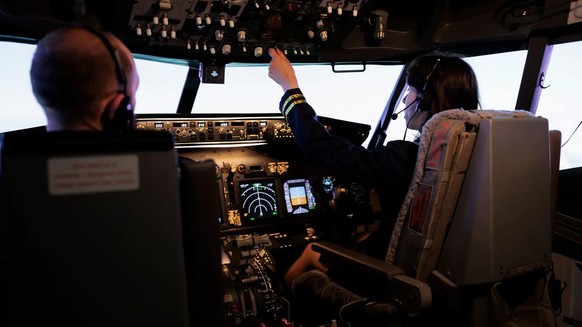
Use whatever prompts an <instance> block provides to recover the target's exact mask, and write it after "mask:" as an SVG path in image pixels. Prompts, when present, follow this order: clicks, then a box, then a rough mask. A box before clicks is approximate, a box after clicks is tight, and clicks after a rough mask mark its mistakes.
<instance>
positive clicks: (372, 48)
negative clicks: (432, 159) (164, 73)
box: [0, 0, 580, 63]
mask: <svg viewBox="0 0 582 327" xmlns="http://www.w3.org/2000/svg"><path fill="white" fill-rule="evenodd" d="M571 3H575V2H571V1H565V0H547V1H543V0H530V1H527V0H526V1H524V0H521V1H507V0H473V1H466V0H448V1H436V0H418V1H388V0H341V1H337V0H331V1H328V0H86V1H83V0H67V1H64V0H59V1H56V0H30V1H23V0H18V1H15V0H0V35H8V36H18V37H26V38H32V39H37V38H39V37H41V36H42V35H44V33H46V32H47V31H49V30H51V29H53V28H56V27H59V26H62V25H67V24H90V25H93V26H100V27H103V28H105V29H107V30H110V31H112V32H114V33H115V34H116V35H118V36H119V37H120V38H121V39H122V40H123V41H124V42H125V43H126V44H127V45H128V46H129V48H130V49H131V50H132V51H133V52H134V53H137V54H143V55H151V56H154V57H162V58H171V59H179V60H186V61H192V62H201V61H205V62H213V63H216V62H217V63H229V62H240V63H266V62H268V61H269V59H270V58H269V56H268V54H267V49H268V48H269V47H278V48H280V49H282V50H283V51H285V52H286V53H287V56H288V57H289V59H290V60H291V61H293V62H297V63H300V62H304V63H317V62H358V61H368V62H371V61H401V60H406V59H407V58H408V57H410V56H414V55H417V54H418V53H422V52H424V51H428V50H433V49H436V48H438V49H443V50H446V49H453V50H455V51H463V52H464V53H467V54H469V55H475V54H486V53H492V52H494V51H510V50H518V49H523V48H524V47H526V46H527V38H528V37H529V36H530V35H532V34H533V33H535V32H537V33H540V32H543V31H551V30H552V29H556V28H562V27H565V26H568V25H569V23H568V14H569V11H570V6H571ZM577 25H580V24H577Z"/></svg>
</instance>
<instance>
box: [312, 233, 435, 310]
mask: <svg viewBox="0 0 582 327" xmlns="http://www.w3.org/2000/svg"><path fill="white" fill-rule="evenodd" d="M312 249H313V251H316V252H319V253H321V257H320V259H319V261H320V262H321V263H322V264H323V265H324V266H326V267H328V268H329V269H330V270H338V271H341V272H342V274H343V275H345V276H350V277H351V278H349V282H350V284H351V285H354V284H357V285H356V287H357V288H358V289H365V290H366V291H368V290H369V294H362V296H364V297H368V298H369V299H370V300H377V301H388V302H390V303H393V304H395V305H397V306H398V307H400V308H401V309H402V310H404V311H406V312H408V314H410V315H414V314H417V313H419V312H420V310H421V309H422V308H426V307H428V306H430V305H431V303H432V293H431V290H430V287H429V286H428V284H426V283H424V282H421V281H419V280H416V279H414V278H412V277H409V276H406V275H405V273H404V270H402V269H401V268H399V267H397V266H395V265H393V264H391V263H388V262H384V261H382V260H378V259H376V258H372V257H370V256H367V255H365V254H363V253H361V252H358V251H355V250H352V249H348V248H346V247H343V246H341V245H338V244H334V243H330V242H316V243H313V244H312ZM354 276H357V278H354ZM340 285H341V284H340Z"/></svg>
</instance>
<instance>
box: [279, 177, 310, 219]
mask: <svg viewBox="0 0 582 327" xmlns="http://www.w3.org/2000/svg"><path fill="white" fill-rule="evenodd" d="M311 185H312V181H311V180H309V179H305V178H298V179H288V180H286V181H284V182H283V192H284V196H285V207H286V209H287V213H289V214H292V215H300V214H304V213H309V212H311V211H314V210H315V209H316V203H315V197H314V196H313V192H312V189H311Z"/></svg>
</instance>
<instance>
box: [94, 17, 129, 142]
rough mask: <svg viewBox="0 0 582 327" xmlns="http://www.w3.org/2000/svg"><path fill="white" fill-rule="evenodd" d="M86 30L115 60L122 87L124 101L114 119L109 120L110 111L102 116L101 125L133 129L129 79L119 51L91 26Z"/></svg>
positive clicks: (117, 130)
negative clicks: (128, 92) (128, 93)
mask: <svg viewBox="0 0 582 327" xmlns="http://www.w3.org/2000/svg"><path fill="white" fill-rule="evenodd" d="M84 28H85V29H86V30H87V31H89V32H90V33H92V34H93V35H95V36H96V37H97V38H98V39H99V40H101V43H103V45H104V46H105V48H106V49H107V52H108V53H109V54H110V56H111V59H113V64H114V66H115V75H116V77H117V82H118V83H119V84H120V85H121V86H122V89H121V90H119V91H118V92H119V93H121V94H123V99H122V100H121V102H120V103H119V106H118V107H117V108H116V109H115V113H114V115H113V118H109V112H108V110H105V111H104V112H103V114H102V115H101V124H102V125H103V130H105V131H115V132H121V131H125V130H129V129H133V119H134V116H133V108H132V106H131V99H130V97H129V96H128V95H127V78H126V76H125V71H124V70H123V65H122V64H121V59H120V56H119V51H117V50H116V49H115V48H114V47H113V44H111V42H110V41H109V40H108V39H107V37H106V36H105V35H104V34H103V33H102V32H100V31H98V30H96V29H94V28H92V27H89V26H84Z"/></svg>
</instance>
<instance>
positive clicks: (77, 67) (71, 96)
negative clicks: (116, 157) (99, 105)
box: [30, 27, 125, 117]
mask: <svg viewBox="0 0 582 327" xmlns="http://www.w3.org/2000/svg"><path fill="white" fill-rule="evenodd" d="M79 30H83V28H79V27H75V28H64V29H59V30H56V31H53V32H51V33H49V34H47V35H46V36H45V37H44V38H43V39H42V40H41V41H40V42H39V43H38V45H37V48H36V51H35V53H34V56H33V59H32V65H31V69H30V78H31V83H32V91H33V93H34V95H35V96H36V98H37V101H38V102H39V103H40V104H41V106H43V107H50V108H53V109H55V110H58V111H61V112H63V113H64V112H65V111H66V112H68V113H67V115H69V116H70V117H72V116H79V115H86V114H87V113H89V112H90V110H85V109H84V108H85V107H88V106H92V105H94V104H95V102H96V101H98V100H99V99H101V98H103V97H104V96H106V94H107V92H111V91H112V89H111V86H110V85H115V84H113V83H115V81H116V73H115V66H114V63H113V62H112V60H111V56H110V55H109V54H108V52H107V49H106V48H105V46H103V44H102V43H101V41H100V40H99V39H98V38H96V37H95V42H83V41H81V40H79V39H78V36H79V34H78V33H79ZM83 32H84V33H89V32H87V31H83ZM124 59H125V58H124Z"/></svg>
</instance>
